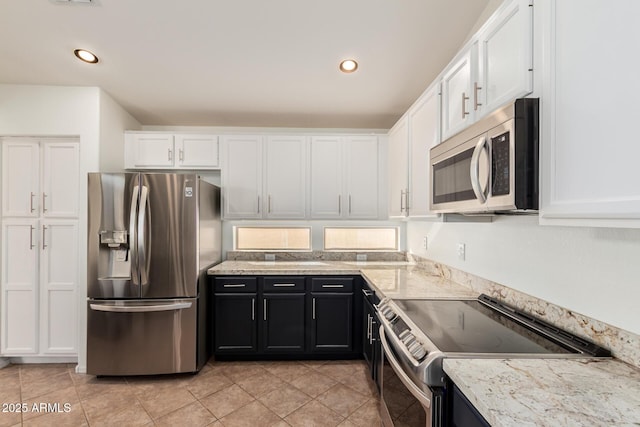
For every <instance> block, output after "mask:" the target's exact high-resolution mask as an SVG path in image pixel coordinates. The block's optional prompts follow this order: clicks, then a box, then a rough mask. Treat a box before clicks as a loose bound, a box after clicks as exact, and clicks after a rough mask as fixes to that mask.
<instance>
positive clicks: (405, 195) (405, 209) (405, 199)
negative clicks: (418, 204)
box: [404, 189, 409, 213]
mask: <svg viewBox="0 0 640 427" xmlns="http://www.w3.org/2000/svg"><path fill="white" fill-rule="evenodd" d="M404 211H405V212H407V213H409V189H407V190H405V192H404Z"/></svg>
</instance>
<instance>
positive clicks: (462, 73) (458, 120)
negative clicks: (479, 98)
mask: <svg viewBox="0 0 640 427" xmlns="http://www.w3.org/2000/svg"><path fill="white" fill-rule="evenodd" d="M476 55H477V45H476V44H473V45H472V46H471V47H470V48H469V49H467V50H466V51H463V52H461V53H460V55H459V57H458V59H457V60H456V61H455V62H453V63H452V64H451V65H450V66H449V67H448V68H447V69H446V70H445V72H444V75H443V77H442V138H443V139H447V138H449V137H450V136H452V135H454V134H456V133H458V132H459V131H461V130H462V129H464V128H465V127H467V126H468V125H469V124H471V123H473V120H474V96H473V93H472V92H473V84H472V82H473V81H474V80H473V79H474V77H475V76H474V71H475V67H474V66H473V63H474V61H475V60H476Z"/></svg>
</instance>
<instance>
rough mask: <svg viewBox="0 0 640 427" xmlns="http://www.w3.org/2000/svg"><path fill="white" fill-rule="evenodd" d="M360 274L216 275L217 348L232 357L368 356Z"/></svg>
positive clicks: (213, 317)
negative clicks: (364, 343) (364, 349)
mask: <svg viewBox="0 0 640 427" xmlns="http://www.w3.org/2000/svg"><path fill="white" fill-rule="evenodd" d="M359 280H360V278H358V277H353V276H352V277H336V276H324V277H305V276H260V277H248V276H231V277H221V276H219V277H215V278H213V288H214V292H213V304H212V306H213V315H212V321H213V323H214V327H213V331H214V336H213V343H214V353H215V354H216V355H217V356H221V357H222V356H226V357H229V358H230V357H233V356H238V357H246V358H252V357H257V358H259V357H267V356H272V357H274V358H275V357H282V358H290V357H294V356H295V357H301V358H315V357H317V356H318V355H326V356H327V357H329V358H355V357H362V356H361V355H362V341H361V331H362V299H361V298H357V299H356V298H355V296H354V295H355V294H356V292H357V293H358V294H359V292H360V282H359Z"/></svg>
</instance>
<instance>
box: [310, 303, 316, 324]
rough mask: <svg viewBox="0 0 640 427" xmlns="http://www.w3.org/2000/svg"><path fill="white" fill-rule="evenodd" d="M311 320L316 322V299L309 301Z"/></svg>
mask: <svg viewBox="0 0 640 427" xmlns="http://www.w3.org/2000/svg"><path fill="white" fill-rule="evenodd" d="M311 318H312V319H313V320H316V299H315V298H313V299H312V300H311Z"/></svg>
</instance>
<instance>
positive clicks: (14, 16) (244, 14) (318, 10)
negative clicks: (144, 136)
mask: <svg viewBox="0 0 640 427" xmlns="http://www.w3.org/2000/svg"><path fill="white" fill-rule="evenodd" d="M490 2H491V1H490V0H319V1H310V0H189V1H181V0H173V1H167V0H94V2H93V3H92V5H86V4H70V3H66V4H65V3H58V2H54V1H51V0H1V1H0V83H14V84H45V85H70V86H98V87H101V88H102V89H104V90H105V91H106V92H107V93H109V94H110V95H111V96H112V97H113V98H114V99H115V100H116V101H117V102H118V103H119V104H120V105H122V106H123V107H124V108H125V109H126V110H127V111H129V112H130V113H131V114H132V115H133V116H134V117H135V118H136V119H137V120H138V121H139V122H140V123H141V124H143V125H158V126H162V125H164V126H171V125H203V126H283V127H334V128H343V127H354V128H388V127H390V126H391V125H393V123H394V122H395V121H396V120H397V119H398V118H399V117H400V115H401V114H402V113H403V112H404V111H405V110H406V109H407V108H408V107H409V106H410V105H411V104H412V103H413V101H415V99H416V98H417V97H418V96H419V95H420V93H422V91H423V90H424V89H425V88H426V87H427V85H428V84H429V83H430V82H431V81H432V80H433V78H434V77H435V76H436V75H437V74H438V73H439V72H440V71H441V69H442V68H443V67H444V66H445V65H446V64H447V63H448V62H449V61H450V60H451V58H452V56H453V55H454V54H455V52H456V51H457V50H458V48H459V47H460V46H461V45H462V43H463V42H464V41H465V39H466V37H467V35H468V34H469V31H470V30H471V28H472V27H474V24H476V21H477V20H478V18H479V17H480V16H481V14H482V13H483V10H484V9H485V7H486V6H487V5H488V4H489V3H490ZM76 48H85V49H89V50H91V51H93V52H94V53H96V54H97V55H98V56H99V57H100V62H99V63H98V64H96V65H89V64H84V63H81V62H80V61H78V60H77V59H76V58H75V57H74V56H73V50H74V49H76ZM347 57H350V58H354V59H356V60H357V61H358V62H359V64H360V68H359V69H358V71H357V72H356V73H354V74H342V73H340V72H339V71H338V63H339V61H340V60H341V59H343V58H347ZM0 102H1V100H0Z"/></svg>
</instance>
